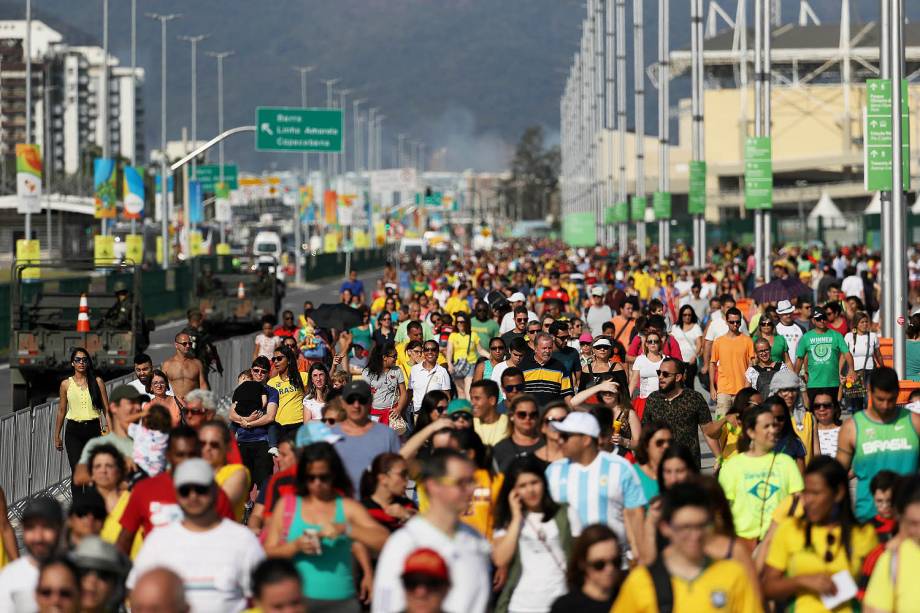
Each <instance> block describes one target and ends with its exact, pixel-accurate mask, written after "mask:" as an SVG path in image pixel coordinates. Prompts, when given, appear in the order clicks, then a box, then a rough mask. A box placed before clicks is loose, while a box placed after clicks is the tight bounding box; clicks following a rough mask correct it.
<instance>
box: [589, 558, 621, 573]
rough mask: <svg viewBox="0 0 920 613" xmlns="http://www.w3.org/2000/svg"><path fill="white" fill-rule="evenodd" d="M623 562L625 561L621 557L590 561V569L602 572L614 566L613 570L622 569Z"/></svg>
mask: <svg viewBox="0 0 920 613" xmlns="http://www.w3.org/2000/svg"><path fill="white" fill-rule="evenodd" d="M622 562H623V560H622V558H620V557H619V556H617V557H615V558H604V559H603V560H589V561H588V568H590V569H592V570H596V571H598V572H600V571H602V570H604V569H605V568H607V567H608V566H612V567H613V568H620V566H621V565H622Z"/></svg>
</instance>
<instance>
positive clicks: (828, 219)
mask: <svg viewBox="0 0 920 613" xmlns="http://www.w3.org/2000/svg"><path fill="white" fill-rule="evenodd" d="M819 218H820V219H821V220H822V223H823V225H824V227H825V228H844V227H846V221H845V220H844V218H843V213H842V212H841V211H840V209H839V208H838V207H837V205H836V204H834V201H833V200H831V197H830V195H828V193H827V192H826V191H822V192H821V197H820V198H818V202H817V203H816V204H815V207H814V208H813V209H812V210H811V212H810V213H809V214H808V222H807V225H808V227H809V228H811V229H816V228H817V227H818V219H819Z"/></svg>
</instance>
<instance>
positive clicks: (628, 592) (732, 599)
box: [610, 560, 763, 613]
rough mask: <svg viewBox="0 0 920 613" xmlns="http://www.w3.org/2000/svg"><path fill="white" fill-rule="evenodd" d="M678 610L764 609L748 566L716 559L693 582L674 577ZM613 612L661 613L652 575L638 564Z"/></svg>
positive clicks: (744, 612) (756, 612)
mask: <svg viewBox="0 0 920 613" xmlns="http://www.w3.org/2000/svg"><path fill="white" fill-rule="evenodd" d="M671 590H672V592H673V594H674V611H687V612H690V611H692V612H693V613H707V612H709V611H712V612H713V613H726V612H729V611H730V612H732V613H761V612H762V611H763V608H762V607H761V605H760V601H758V600H757V594H756V593H755V591H754V588H753V587H751V585H750V584H749V580H748V575H747V573H746V572H745V570H744V567H743V566H741V564H740V563H739V562H738V561H736V560H715V561H713V562H711V563H710V564H709V566H707V567H706V568H705V569H704V570H703V572H702V573H700V575H699V576H698V577H696V579H694V580H693V581H686V580H685V579H681V578H679V577H673V576H672V577H671ZM610 611H611V613H657V611H658V600H657V598H656V596H655V585H654V583H653V582H652V575H651V573H650V572H649V570H648V568H646V567H645V566H637V567H636V568H634V569H633V570H632V571H631V572H630V573H629V575H628V576H627V577H626V581H625V582H624V583H623V587H621V588H620V595H619V596H618V597H617V600H616V602H614V603H613V608H612V609H611V610H610Z"/></svg>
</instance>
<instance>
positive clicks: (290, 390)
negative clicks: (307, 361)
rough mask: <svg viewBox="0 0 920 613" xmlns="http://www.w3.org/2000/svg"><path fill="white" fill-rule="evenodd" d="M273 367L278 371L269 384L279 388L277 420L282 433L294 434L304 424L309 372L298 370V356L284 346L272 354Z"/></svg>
mask: <svg viewBox="0 0 920 613" xmlns="http://www.w3.org/2000/svg"><path fill="white" fill-rule="evenodd" d="M272 367H273V368H274V370H275V372H277V373H278V374H277V375H275V376H274V377H272V378H271V379H269V380H268V384H269V385H270V386H272V387H273V388H275V389H276V390H278V412H277V413H275V422H276V423H277V424H278V425H279V426H281V432H282V434H284V435H290V436H293V435H294V434H295V433H296V432H297V428H299V427H300V426H301V425H302V424H303V419H304V414H303V398H304V394H305V393H306V384H307V373H305V372H300V371H299V370H297V356H296V355H294V352H293V351H292V350H290V349H288V348H287V347H284V346H281V347H278V348H277V349H275V351H274V353H273V354H272Z"/></svg>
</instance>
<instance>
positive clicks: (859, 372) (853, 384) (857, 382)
mask: <svg viewBox="0 0 920 613" xmlns="http://www.w3.org/2000/svg"><path fill="white" fill-rule="evenodd" d="M853 336H854V338H853V348H854V349H855V348H856V338H857V337H856V335H855V334H854V335H853ZM871 341H872V333H871V332H870V333H869V334H867V335H866V359H865V360H863V367H862V368H859V369H856V372H854V373H853V375H854V377H853V380H852V381H850V382H849V383H847V384H846V385H844V386H843V397H844V398H847V399H854V398H865V397H866V395H867V394H868V393H869V390H867V389H866V378H865V372H866V366H868V365H869V359H870V358H871V359H872V363H873V365H874V364H875V357H874V356H873V355H872V342H871Z"/></svg>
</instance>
